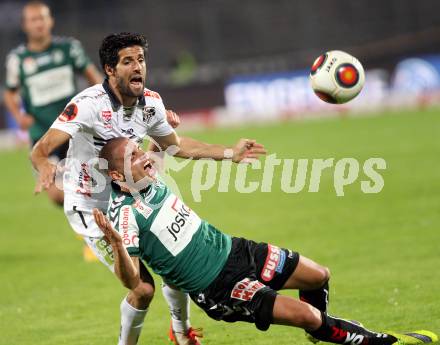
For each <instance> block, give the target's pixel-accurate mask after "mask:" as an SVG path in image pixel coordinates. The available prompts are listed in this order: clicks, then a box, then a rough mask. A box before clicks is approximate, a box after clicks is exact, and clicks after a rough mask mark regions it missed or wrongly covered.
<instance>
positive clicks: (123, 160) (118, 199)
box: [94, 138, 438, 345]
mask: <svg viewBox="0 0 440 345" xmlns="http://www.w3.org/2000/svg"><path fill="white" fill-rule="evenodd" d="M100 156H101V157H102V158H103V159H105V160H106V161H107V162H108V174H109V175H110V177H111V178H112V180H113V181H114V184H113V185H112V186H113V191H112V194H111V198H110V202H109V208H108V210H107V215H108V216H109V218H110V219H109V218H106V217H105V216H104V215H103V213H102V212H101V211H100V210H98V209H95V210H94V216H95V221H96V223H97V224H98V226H99V227H100V229H101V230H102V231H103V232H104V234H105V237H106V239H107V240H108V241H109V242H110V243H111V246H112V248H113V252H114V254H115V272H116V275H117V276H118V278H119V279H120V280H121V282H122V283H123V285H124V286H126V287H128V288H132V287H134V286H137V284H138V282H139V279H140V278H139V273H138V272H139V270H138V261H139V260H138V259H133V258H134V257H138V258H139V259H140V260H142V261H144V262H146V263H147V264H148V265H149V266H150V267H151V268H152V269H153V270H154V271H155V272H156V273H157V274H159V275H161V276H162V278H163V279H164V281H166V282H168V283H169V284H172V285H173V286H175V287H176V288H179V289H182V290H183V291H186V292H188V293H190V295H191V298H192V299H193V301H194V302H195V303H196V304H197V305H198V306H199V307H201V308H202V309H203V310H204V311H205V312H206V314H208V315H209V316H210V317H212V318H214V319H215V320H224V321H227V322H236V321H245V322H251V323H255V325H256V327H257V328H258V329H260V330H267V329H268V328H269V326H270V325H271V324H278V325H286V326H293V327H299V328H303V329H304V330H305V331H306V332H307V333H308V334H310V335H311V336H312V337H313V338H314V339H316V341H318V340H320V341H326V342H332V343H336V344H350V345H392V344H395V345H410V344H411V345H415V344H423V343H433V342H436V341H437V340H438V337H437V335H436V334H434V333H432V332H429V331H416V332H411V333H405V334H399V333H395V332H386V333H378V332H373V331H370V330H368V329H366V328H364V327H363V326H361V325H360V324H359V323H354V322H350V321H347V320H344V319H340V318H336V317H333V316H331V315H329V314H328V313H327V303H328V280H329V277H330V273H329V270H328V269H327V268H326V267H323V266H320V265H318V264H317V263H315V262H313V261H312V260H310V259H307V258H306V257H304V256H302V255H299V254H298V253H297V252H293V251H291V250H288V249H284V248H279V247H277V246H273V245H271V244H267V243H255V242H253V241H249V240H246V239H243V238H237V237H231V236H229V235H227V234H224V233H222V232H221V231H219V230H217V229H216V228H215V227H214V226H212V225H211V224H209V223H208V222H206V221H204V220H203V219H200V218H199V217H198V215H197V214H196V213H195V212H194V211H193V210H192V209H190V208H189V207H188V206H186V205H185V204H184V203H183V201H182V200H180V199H179V198H178V197H177V196H176V195H174V194H173V193H172V192H171V191H170V190H169V188H168V187H167V186H166V185H165V184H164V183H162V182H161V181H160V180H159V179H158V176H157V174H156V172H155V169H154V160H152V159H151V157H150V156H149V155H148V154H145V152H143V151H142V149H140V148H139V146H138V145H137V144H136V143H135V142H133V141H131V140H130V139H127V138H115V139H112V140H110V141H109V142H108V143H107V144H106V145H105V146H104V147H103V149H102V150H101V154H100ZM115 229H116V230H115ZM126 238H130V239H131V240H130V241H126V240H125V239H126ZM130 257H131V258H130ZM281 289H299V290H300V297H301V300H298V299H295V298H293V297H290V296H283V295H280V294H278V292H277V291H278V290H281ZM286 343H287V342H286Z"/></svg>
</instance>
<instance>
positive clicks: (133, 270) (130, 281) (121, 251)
mask: <svg viewBox="0 0 440 345" xmlns="http://www.w3.org/2000/svg"><path fill="white" fill-rule="evenodd" d="M93 217H94V218H95V222H96V224H97V225H98V226H99V228H100V229H101V231H102V232H103V233H104V237H105V239H106V240H107V241H108V242H109V243H110V245H111V246H112V249H113V255H114V259H115V274H116V276H117V277H118V278H119V280H120V281H121V282H122V284H123V285H124V286H125V287H126V288H128V289H130V290H133V289H134V288H135V287H136V286H138V284H139V283H140V277H139V261H138V258H131V257H130V255H129V254H128V252H127V249H125V247H124V245H123V244H122V238H121V236H120V235H119V233H118V232H117V231H116V230H115V229H113V227H112V225H111V224H110V221H109V220H108V219H107V217H106V216H104V214H103V213H102V212H101V211H100V210H98V209H97V208H94V209H93Z"/></svg>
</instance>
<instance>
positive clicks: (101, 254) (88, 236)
mask: <svg viewBox="0 0 440 345" xmlns="http://www.w3.org/2000/svg"><path fill="white" fill-rule="evenodd" d="M64 213H65V215H66V217H67V219H68V221H69V223H70V226H71V227H72V228H73V230H75V232H76V233H77V234H78V235H81V236H82V237H83V238H84V241H85V242H86V243H87V245H88V246H89V247H90V248H91V249H92V251H93V252H94V253H95V255H96V257H97V258H98V259H99V260H100V261H101V262H102V263H103V264H104V265H106V266H107V267H108V268H109V269H110V271H112V272H114V271H115V269H114V257H113V249H112V247H111V245H110V244H108V243H107V241H106V240H105V239H104V236H103V233H102V231H101V229H99V227H98V225H97V224H96V223H95V219H94V218H93V214H92V212H91V211H90V210H86V209H79V208H78V207H77V206H73V207H67V206H66V207H65V208H64Z"/></svg>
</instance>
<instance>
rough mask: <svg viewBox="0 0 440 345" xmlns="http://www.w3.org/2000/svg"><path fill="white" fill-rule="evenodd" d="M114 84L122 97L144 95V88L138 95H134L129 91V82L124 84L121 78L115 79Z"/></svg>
mask: <svg viewBox="0 0 440 345" xmlns="http://www.w3.org/2000/svg"><path fill="white" fill-rule="evenodd" d="M116 84H117V85H118V89H119V92H120V93H121V95H123V96H128V97H140V96H142V95H143V94H144V88H142V89H141V90H140V91H139V93H138V94H136V93H135V92H134V91H133V90H131V89H130V85H129V84H130V82H127V83H124V80H123V79H122V78H119V77H117V78H116Z"/></svg>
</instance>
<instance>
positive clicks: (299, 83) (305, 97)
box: [0, 0, 440, 345]
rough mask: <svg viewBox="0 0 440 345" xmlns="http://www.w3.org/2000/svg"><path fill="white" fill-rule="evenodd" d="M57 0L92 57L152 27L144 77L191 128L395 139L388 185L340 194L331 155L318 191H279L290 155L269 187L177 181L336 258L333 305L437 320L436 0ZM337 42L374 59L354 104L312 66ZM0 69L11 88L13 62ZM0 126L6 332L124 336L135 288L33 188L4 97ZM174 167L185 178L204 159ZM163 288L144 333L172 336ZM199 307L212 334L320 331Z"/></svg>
mask: <svg viewBox="0 0 440 345" xmlns="http://www.w3.org/2000/svg"><path fill="white" fill-rule="evenodd" d="M46 2H47V4H48V5H49V6H50V7H51V9H52V13H53V15H54V17H55V20H56V24H55V30H54V34H56V35H67V36H74V37H76V38H78V39H79V40H80V41H81V42H82V43H83V45H84V46H85V49H86V51H87V53H88V55H89V56H90V57H91V58H92V59H93V60H94V62H95V63H96V64H98V58H97V47H98V46H99V44H100V41H101V39H102V38H103V37H104V36H105V35H107V34H108V33H110V32H118V31H137V32H141V33H144V34H145V35H146V36H147V38H148V40H149V42H150V51H149V61H148V66H149V85H148V87H149V88H151V89H153V90H155V91H158V92H159V93H160V94H161V96H162V98H163V99H164V102H165V104H166V106H167V107H168V108H171V109H174V110H176V111H177V112H178V113H179V114H181V117H182V129H184V130H186V131H189V132H187V133H189V134H190V135H193V136H194V137H196V138H200V139H203V140H205V141H209V142H222V143H225V144H226V143H232V142H234V141H235V140H236V139H238V138H239V137H255V138H256V139H257V140H259V141H260V142H262V143H264V144H265V145H266V146H267V148H268V149H269V151H270V152H275V153H277V156H278V157H280V158H295V159H297V158H309V159H312V158H324V159H325V158H329V157H335V158H336V159H338V158H342V157H354V158H356V159H358V160H359V161H364V160H365V159H367V158H370V157H383V158H384V159H385V160H386V161H387V170H386V171H384V172H383V176H384V179H385V187H384V189H383V191H382V192H381V193H379V194H372V195H365V194H362V193H361V191H360V187H359V181H356V182H355V183H354V184H353V185H352V186H350V187H349V188H348V189H347V191H346V192H347V193H346V196H345V197H343V198H338V197H337V196H336V195H335V192H334V190H333V176H332V172H331V171H326V172H325V173H323V177H322V180H321V188H320V191H319V193H307V192H306V191H303V192H301V193H298V194H286V193H283V192H282V191H281V190H280V188H279V182H277V181H279V179H280V172H279V171H276V173H275V179H274V182H273V183H274V184H273V185H274V188H273V190H272V192H271V193H264V192H261V191H258V192H256V193H252V194H249V195H247V194H239V193H238V192H236V191H235V189H234V188H232V187H231V188H230V190H229V192H228V193H219V192H217V191H216V189H215V188H213V189H211V190H209V191H206V192H204V193H203V203H195V202H194V200H192V195H191V192H190V190H189V188H186V187H184V188H181V191H182V192H183V194H184V196H185V197H186V199H187V201H188V203H189V204H190V205H191V206H193V208H195V209H196V210H197V211H198V212H199V213H200V215H201V216H203V217H205V218H207V219H208V220H210V221H211V222H212V223H213V224H215V225H217V226H218V227H219V228H221V229H224V230H225V231H226V232H229V233H231V234H234V235H237V236H238V235H239V236H244V237H248V238H253V239H256V240H264V241H271V242H273V243H275V244H279V245H282V246H286V247H291V248H293V249H297V250H299V251H301V252H302V253H304V254H305V255H307V256H309V257H312V258H314V259H316V260H317V261H319V262H321V263H323V264H325V265H328V266H329V267H330V268H331V270H332V272H333V279H332V302H331V306H332V307H331V311H332V312H333V313H334V314H338V315H347V316H348V317H352V318H354V319H359V320H362V321H364V323H365V324H366V325H367V326H368V327H370V328H378V329H386V328H393V329H397V330H414V329H420V328H427V329H431V330H433V331H437V332H439V331H440V304H439V302H438V288H439V286H440V273H439V264H440V259H439V255H438V242H439V238H440V237H439V234H438V229H439V226H440V216H439V214H440V213H439V208H438V205H440V196H439V192H438V191H439V189H440V179H439V176H440V175H439V174H440V163H439V162H438V157H439V150H440V142H439V140H438V136H439V133H440V119H439V115H440V114H439V112H440V111H439V110H440V108H439V107H438V106H439V103H440V48H439V47H440V16H439V15H438V14H439V13H440V2H439V1H438V0H424V1H417V2H416V1H409V0H388V1H381V0H370V1H368V2H367V1H353V0H332V1H328V0H327V1H323V0H312V1H288V0H274V1H261V0H251V1H248V0H242V1H238V2H237V1H232V0H223V1H214V0H204V1H182V0H167V1H139V2H134V1H110V0H97V1H85V0H64V1H54V0H53V1H46ZM23 3H24V2H23V1H7V0H2V1H1V2H0V30H1V32H2V39H1V40H0V64H1V65H2V66H4V62H5V55H6V54H7V52H8V51H9V50H10V49H11V48H13V47H15V46H16V45H17V44H19V43H20V42H22V41H23V40H24V36H23V34H22V33H21V31H20V12H21V8H22V5H23ZM333 49H340V50H345V51H347V52H349V53H351V54H353V55H354V56H356V57H358V58H359V60H360V61H361V62H362V63H363V65H364V67H365V69H366V71H367V76H366V78H367V79H366V80H367V82H366V85H365V88H364V90H363V91H362V93H361V94H360V95H359V97H358V98H357V99H356V100H354V101H353V102H350V103H348V104H347V105H344V106H330V105H326V104H324V103H323V102H321V101H319V100H318V99H317V98H316V97H315V96H314V95H313V94H312V92H311V90H310V87H309V84H308V79H307V73H308V69H309V67H310V66H311V64H312V62H313V60H314V59H315V58H316V57H317V56H318V55H320V54H321V53H323V52H325V51H327V50H333ZM0 76H1V79H2V86H1V87H2V88H3V85H4V70H3V72H1V73H0ZM84 85H85V83H84ZM0 91H3V89H2V90H0ZM360 115H371V116H360ZM308 118H317V120H316V121H304V120H305V119H308ZM263 124H264V125H263ZM231 125H234V128H232V129H231V128H230V127H231ZM0 128H1V135H0V166H1V167H2V172H1V175H0V176H1V177H2V189H1V191H0V193H1V194H0V195H1V198H0V219H1V222H2V226H1V228H0V229H1V230H0V282H1V283H0V344H2V345H3V344H4V345H14V344H45V345H47V344H75V345H77V344H87V345H89V344H113V343H115V339H116V337H117V332H118V317H119V312H118V306H119V303H120V299H121V296H122V294H123V292H124V289H123V288H122V287H120V286H119V284H118V282H117V281H116V280H115V279H114V277H112V276H111V275H110V274H109V273H108V272H107V271H106V269H105V268H104V267H103V266H102V267H101V265H93V264H92V265H91V264H87V263H85V262H83V261H82V259H81V244H80V243H79V241H75V240H74V237H75V236H74V234H73V232H72V231H71V230H70V228H69V225H68V224H67V222H66V220H65V218H64V215H63V214H62V212H61V210H58V209H56V208H55V207H54V206H52V204H50V203H49V201H48V200H46V198H45V197H44V196H39V197H37V198H36V197H34V196H33V195H32V189H33V185H34V179H33V176H32V171H31V167H30V164H29V162H28V160H27V154H28V149H27V146H26V143H24V145H23V137H22V136H19V137H17V132H16V130H15V124H14V123H13V121H12V120H11V119H10V118H9V116H8V114H7V113H6V111H5V109H4V107H3V106H0ZM175 178H176V180H177V181H178V182H179V183H180V184H181V185H183V186H188V185H189V183H190V179H191V167H188V168H185V170H184V171H182V172H180V173H178V174H176V176H175ZM252 178H253V179H255V180H257V181H259V180H261V172H258V171H254V172H252V174H249V179H250V180H252ZM160 295H161V294H160V292H159V291H158V292H157V296H156V297H155V301H154V302H153V305H152V307H151V310H150V312H149V315H148V317H147V321H146V327H145V330H144V332H143V334H142V337H141V341H140V344H164V343H165V342H166V339H165V333H166V330H167V328H168V322H169V318H168V313H167V310H166V307H165V304H164V301H163V298H162V297H161V296H160ZM193 323H194V324H195V325H196V326H199V325H201V326H203V327H204V328H205V331H206V336H207V338H206V341H205V344H208V345H209V344H248V343H249V342H250V341H252V343H253V344H265V345H267V344H282V343H283V341H284V343H286V344H288V343H296V344H306V343H307V342H306V340H305V338H304V336H303V334H302V332H299V331H298V330H288V329H286V328H282V327H273V328H272V329H271V330H270V331H269V332H268V333H259V332H256V331H255V329H254V328H253V327H252V326H250V325H229V324H224V323H216V322H214V321H211V320H208V319H207V318H206V317H205V316H204V315H202V313H201V312H199V311H198V310H196V308H195V307H194V308H193ZM284 343H283V344H284Z"/></svg>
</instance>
